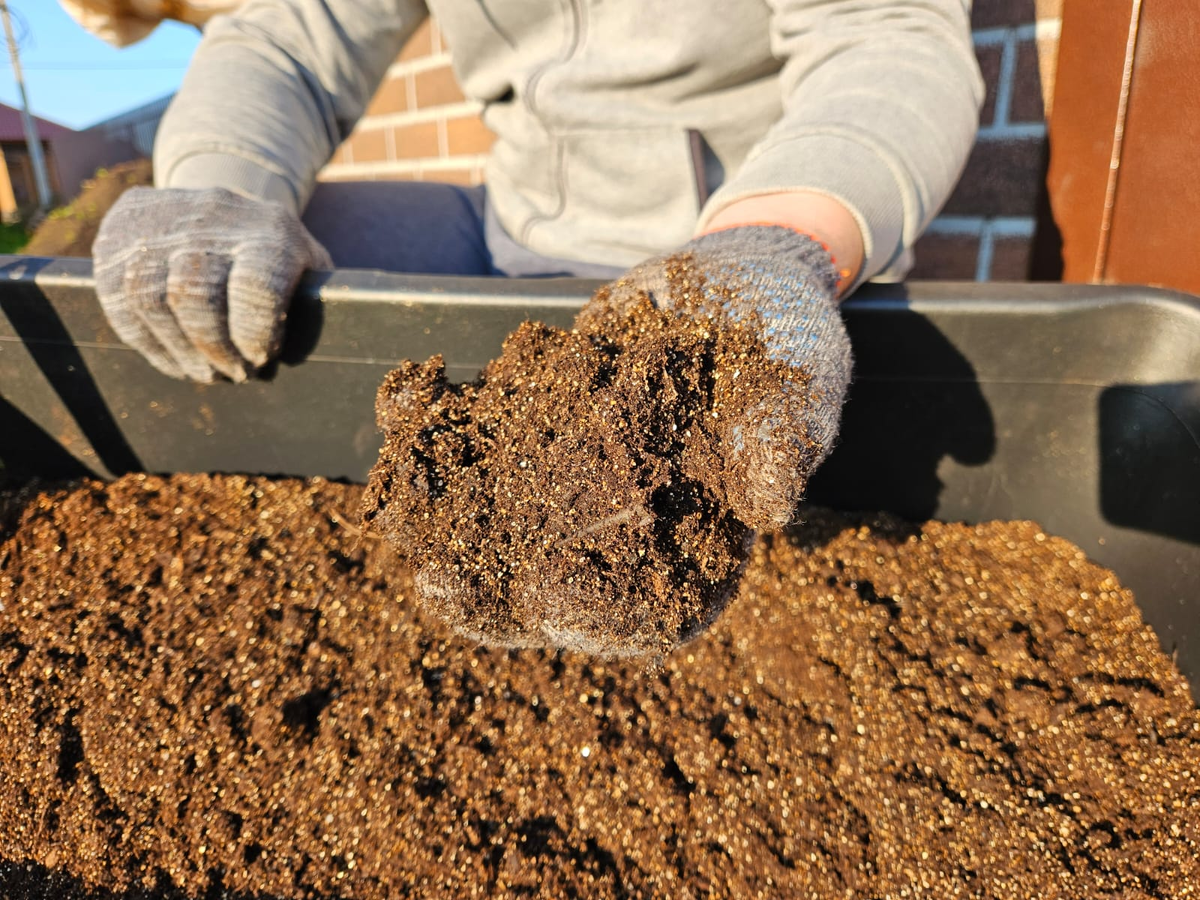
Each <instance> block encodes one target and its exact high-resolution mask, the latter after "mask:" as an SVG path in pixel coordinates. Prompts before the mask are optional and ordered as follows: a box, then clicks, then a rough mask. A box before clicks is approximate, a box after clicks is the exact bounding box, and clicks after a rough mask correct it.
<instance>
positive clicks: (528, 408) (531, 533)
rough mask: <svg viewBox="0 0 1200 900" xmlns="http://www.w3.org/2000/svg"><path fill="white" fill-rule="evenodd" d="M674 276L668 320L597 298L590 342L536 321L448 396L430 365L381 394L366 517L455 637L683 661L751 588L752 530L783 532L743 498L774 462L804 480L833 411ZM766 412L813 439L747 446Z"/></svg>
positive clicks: (690, 277) (686, 263)
mask: <svg viewBox="0 0 1200 900" xmlns="http://www.w3.org/2000/svg"><path fill="white" fill-rule="evenodd" d="M667 272H668V275H667V280H668V282H669V283H670V287H669V292H670V293H671V295H672V296H671V303H672V305H671V308H670V309H667V310H664V309H658V308H656V307H655V306H654V305H653V304H652V303H651V301H650V300H649V299H648V298H647V297H646V296H645V295H642V297H641V299H640V300H636V301H632V302H627V301H624V300H623V301H620V302H618V301H615V300H612V301H610V299H609V297H610V295H609V294H608V289H607V288H602V289H601V291H600V292H598V294H597V295H596V297H595V298H593V300H592V301H591V302H590V303H589V304H588V306H587V307H585V309H584V312H583V314H582V315H581V316H580V319H579V321H578V322H577V327H576V328H575V330H572V331H569V332H568V331H564V330H561V329H556V328H550V327H547V326H545V325H541V324H538V323H526V324H525V325H523V326H522V327H521V328H519V329H518V330H517V331H516V332H514V333H513V334H512V335H510V336H509V338H508V339H507V340H506V341H505V344H504V348H503V352H502V354H501V355H500V357H499V358H497V359H496V360H494V361H493V362H491V363H490V364H489V365H488V366H487V367H486V368H485V369H484V370H483V372H482V373H481V375H480V377H479V379H478V380H476V381H474V382H472V383H469V384H465V385H453V384H450V383H448V382H447V381H446V377H445V370H444V365H443V362H442V359H441V358H440V357H434V358H433V359H431V360H429V361H428V362H425V363H423V364H418V363H414V362H411V361H406V362H404V363H403V364H402V365H401V366H400V367H399V368H398V369H396V370H395V371H393V372H392V373H391V374H390V375H389V376H388V378H387V379H386V380H385V382H384V384H383V386H382V387H381V388H380V390H379V394H378V396H377V399H376V418H377V421H378V424H379V426H380V428H381V429H382V430H383V431H384V433H385V444H384V447H383V451H382V453H381V455H380V459H379V462H378V463H377V464H376V466H375V468H374V469H373V470H372V473H371V478H370V485H369V487H368V491H367V495H366V498H365V500H364V504H363V521H364V523H365V525H366V527H367V528H368V530H369V531H370V532H372V533H375V534H380V535H382V536H384V537H386V538H387V539H388V540H389V541H390V542H391V543H392V544H393V545H394V546H395V548H396V549H397V550H398V551H399V552H400V553H401V554H402V555H403V556H404V557H405V558H406V559H408V560H409V561H410V562H411V563H412V565H413V568H414V570H415V571H416V573H417V579H418V588H419V590H420V593H421V596H422V599H423V600H424V601H425V602H426V603H427V604H428V605H429V607H430V608H431V609H432V610H433V611H434V612H435V613H436V614H438V615H439V616H441V617H442V618H443V619H444V620H446V621H447V622H448V623H449V624H450V625H451V626H452V627H453V628H455V629H456V630H457V631H459V632H461V633H463V634H465V635H467V636H470V637H472V638H475V639H477V640H482V641H485V642H487V643H493V644H497V645H501V646H510V647H522V646H544V645H549V646H553V647H565V648H568V649H573V650H583V651H586V652H590V653H594V654H599V655H617V656H622V655H656V654H661V653H665V652H668V651H670V650H671V649H672V648H673V647H674V646H676V645H678V644H680V643H682V642H685V641H687V640H689V639H691V638H692V637H694V636H695V635H696V634H698V633H699V632H700V631H701V630H703V629H704V628H705V627H707V626H708V625H709V624H710V623H711V622H712V621H713V619H714V618H715V617H716V616H717V615H718V614H719V613H720V611H721V610H722V609H723V608H724V606H725V604H726V603H727V602H728V600H729V598H730V597H731V596H732V595H733V593H734V592H735V591H736V588H737V579H738V576H739V574H740V572H741V568H742V565H743V563H744V562H745V559H746V556H747V553H748V550H749V545H750V540H751V538H752V529H754V528H761V527H764V526H765V525H769V524H770V523H769V522H763V521H756V520H755V512H754V509H753V508H752V504H751V503H749V502H748V501H747V498H748V497H749V496H750V495H751V494H752V493H753V492H754V490H755V489H757V487H758V484H759V482H761V481H762V479H764V478H765V477H767V476H765V475H764V474H763V469H764V467H765V465H766V464H768V463H770V464H772V465H774V466H776V467H777V468H779V469H781V470H783V471H786V472H787V473H788V475H789V476H790V474H791V473H792V472H796V471H801V472H802V471H804V465H803V462H804V460H805V459H806V458H807V459H812V458H815V455H816V454H817V453H818V452H819V450H820V448H819V447H817V446H815V444H814V442H812V441H811V440H810V439H809V438H808V436H807V435H806V434H804V433H803V430H802V429H803V423H804V422H805V419H806V417H805V415H804V410H805V408H806V406H807V405H808V404H811V403H814V402H818V400H819V398H817V397H815V396H814V394H813V392H812V391H811V390H810V388H809V376H808V374H807V372H806V370H803V369H800V368H796V367H792V366H788V365H786V364H784V363H782V362H779V361H775V360H772V359H770V358H769V357H768V356H767V354H766V353H765V352H764V348H763V344H762V341H761V339H760V338H759V337H758V336H757V335H756V333H755V329H754V328H753V327H750V323H739V322H734V321H732V320H731V319H730V318H729V317H728V315H726V314H724V313H722V312H721V310H720V308H719V306H718V305H717V304H716V303H715V302H714V301H712V300H711V299H708V298H707V295H706V291H705V289H704V288H705V285H704V282H703V278H702V276H700V275H699V274H697V273H696V272H694V271H693V269H692V267H691V266H690V260H689V258H688V257H686V256H680V257H677V258H675V259H673V260H671V261H669V263H668V265H667ZM764 398H779V401H778V402H779V403H780V404H784V403H786V404H790V407H789V408H788V411H787V419H788V421H789V422H795V423H800V424H799V425H798V426H797V428H799V429H801V434H800V435H799V440H795V439H791V440H790V439H789V438H788V437H785V436H779V433H781V432H783V431H784V429H778V430H777V436H776V438H775V440H774V443H773V444H772V454H773V458H772V459H770V460H764V459H763V458H762V448H761V447H760V446H759V442H756V441H754V440H752V439H750V437H749V435H751V434H755V433H757V430H758V429H759V427H760V426H761V425H762V422H761V421H760V420H761V419H762V418H763V417H764V416H766V415H768V412H767V411H766V410H767V405H766V404H764V402H763V401H764ZM773 412H774V414H776V415H777V414H778V410H774V411H773ZM756 454H758V455H757V456H756ZM773 471H774V470H773ZM756 479H757V481H756ZM797 480H799V479H797ZM779 481H780V482H781V483H780V485H779V488H778V490H779V491H785V490H787V491H792V492H794V493H796V494H798V493H799V491H800V490H801V489H802V485H797V484H792V483H790V482H791V481H792V479H791V478H790V477H788V478H783V477H781V478H780V479H779ZM785 481H786V482H789V483H787V484H784V483H783V482H785ZM791 499H794V498H791Z"/></svg>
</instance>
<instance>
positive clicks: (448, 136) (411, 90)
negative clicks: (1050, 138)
mask: <svg viewBox="0 0 1200 900" xmlns="http://www.w3.org/2000/svg"><path fill="white" fill-rule="evenodd" d="M1062 2H1063V0H975V3H974V11H973V13H972V29H973V33H974V39H975V48H976V53H977V55H978V57H979V64H980V68H981V69H982V71H983V75H984V79H985V80H986V82H987V99H986V101H985V104H984V109H983V112H982V116H981V123H980V124H981V128H980V133H979V141H978V143H977V144H976V146H975V149H974V151H973V152H972V154H971V157H970V160H969V161H968V163H967V168H966V171H965V173H964V175H963V178H962V181H961V182H960V183H959V185H958V187H957V189H956V190H955V191H954V194H953V195H952V196H951V198H950V201H949V203H948V204H947V205H946V208H945V210H944V211H943V213H942V214H941V215H940V216H939V217H938V218H937V219H936V220H935V221H934V223H933V225H932V226H931V228H930V229H929V231H928V232H927V233H926V235H925V236H924V237H922V238H921V240H920V241H919V242H918V244H917V248H916V250H917V260H916V267H915V269H914V270H913V277H920V278H955V279H968V280H969V279H975V280H982V281H986V280H1023V279H1025V278H1027V277H1028V276H1029V270H1030V263H1031V258H1032V250H1033V246H1034V239H1035V236H1036V232H1037V228H1038V225H1039V219H1038V213H1039V204H1040V203H1042V202H1043V201H1044V196H1043V189H1042V185H1043V183H1044V180H1045V168H1046V115H1047V112H1048V110H1049V107H1050V100H1051V97H1052V96H1053V88H1054V67H1055V61H1056V58H1057V51H1058V35H1059V30H1060V28H1061V22H1062V19H1061V16H1062ZM491 144H492V135H491V133H490V132H489V131H488V130H487V129H486V128H485V127H484V126H483V124H482V123H481V122H480V121H479V105H478V104H476V103H471V102H469V101H467V100H466V99H465V98H464V97H463V95H462V92H461V91H460V90H459V89H458V85H457V84H456V83H455V80H454V75H453V73H452V72H451V70H450V55H449V53H448V52H447V50H446V47H445V45H444V43H443V41H442V37H441V34H440V32H439V31H438V29H437V26H436V24H434V23H431V22H426V23H425V24H424V25H423V26H422V27H421V29H420V30H419V31H418V32H417V33H416V34H415V35H414V36H413V38H412V40H410V41H409V43H408V45H407V46H406V47H405V48H404V51H403V52H402V53H401V54H400V56H399V58H398V59H397V60H396V62H395V63H394V64H393V65H392V66H391V68H390V69H389V70H388V75H387V78H386V79H385V81H384V83H383V85H382V86H381V87H380V89H379V92H378V93H377V94H376V95H375V98H374V99H373V101H372V102H371V104H370V106H369V107H368V109H367V114H366V115H365V116H364V118H363V119H362V121H361V122H360V123H359V125H358V127H357V128H356V129H355V130H354V133H353V134H352V135H351V136H350V137H349V139H347V141H346V142H345V143H344V144H343V145H342V146H341V148H339V150H338V152H337V154H336V155H335V156H334V158H333V160H332V161H331V162H330V164H329V165H328V166H326V168H325V169H324V171H323V172H322V174H321V177H322V179H324V180H330V181H332V180H339V179H341V180H369V179H414V180H426V181H449V182H454V183H457V184H479V183H480V182H481V181H482V180H483V163H484V159H485V157H486V154H487V151H488V148H489V147H490V146H491Z"/></svg>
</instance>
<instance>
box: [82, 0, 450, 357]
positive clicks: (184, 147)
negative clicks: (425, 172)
mask: <svg viewBox="0 0 1200 900" xmlns="http://www.w3.org/2000/svg"><path fill="white" fill-rule="evenodd" d="M426 15H427V13H426V10H425V7H424V4H423V3H422V2H420V0H249V2H247V3H246V4H245V5H243V6H241V7H239V8H238V10H237V12H236V14H234V15H231V16H223V17H217V18H215V19H213V20H212V21H211V22H210V23H209V25H208V29H207V31H206V33H205V37H204V39H203V40H202V41H201V43H200V47H199V49H198V50H197V52H196V57H195V60H194V61H193V64H192V66H191V68H190V69H189V70H188V74H187V77H186V78H185V80H184V83H183V87H182V88H181V89H180V91H179V93H178V94H177V95H176V97H175V99H174V101H173V102H172V104H171V106H170V109H169V110H168V111H167V115H166V116H165V117H164V119H163V123H162V125H161V126H160V128H159V132H158V136H157V139H156V141H155V152H154V169H155V182H156V185H157V187H155V188H133V189H131V190H129V191H127V192H126V193H125V194H123V195H122V196H121V198H120V199H119V200H118V201H117V202H116V204H114V205H113V207H112V209H110V210H109V211H108V213H107V214H106V215H105V217H104V221H103V222H102V223H101V225H100V230H99V233H98V234H97V236H96V241H95V243H94V244H93V245H92V258H93V269H94V272H95V277H96V294H97V296H98V297H99V300H100V303H101V306H102V307H103V309H104V312H105V315H106V316H107V317H108V321H109V323H110V324H111V325H112V327H113V330H114V331H116V333H117V335H118V336H119V337H120V338H121V339H122V340H123V341H125V343H127V344H128V345H129V346H131V347H134V348H136V349H137V350H138V351H139V352H141V353H142V355H143V356H145V357H146V359H147V360H148V361H149V362H150V363H151V364H152V365H153V366H154V367H155V368H157V369H158V370H159V371H161V372H163V373H165V374H167V375H171V376H173V377H176V378H190V379H193V380H196V381H213V380H214V379H216V378H217V377H219V376H222V375H223V376H225V377H226V378H230V379H233V380H234V381H245V380H246V379H247V378H249V377H250V376H251V375H252V374H253V373H254V372H255V371H256V370H258V369H260V368H261V367H262V366H264V365H265V364H266V363H267V362H269V361H270V360H271V359H273V358H274V357H275V356H276V354H277V353H278V352H279V348H280V346H281V345H282V341H283V331H284V324H285V322H286V320H287V312H288V306H289V304H290V302H291V297H292V293H293V292H294V291H295V288H296V285H297V284H298V283H299V281H300V278H301V276H302V275H303V274H304V272H305V271H306V270H309V269H320V268H328V267H330V266H331V265H332V261H331V260H330V258H329V254H328V253H326V252H325V249H324V248H323V247H321V245H320V244H319V243H318V242H317V241H316V240H315V239H314V238H313V237H312V235H311V234H309V232H308V230H307V229H306V228H305V227H304V225H303V224H302V223H301V221H300V211H301V210H302V209H303V207H304V205H305V204H306V203H307V201H308V197H309V194H310V192H311V190H312V186H313V183H314V181H315V180H316V174H317V171H318V169H320V167H321V166H322V165H323V164H324V163H325V162H326V160H328V159H329V157H330V156H331V155H332V153H333V150H334V148H335V147H336V146H337V145H338V143H340V142H341V141H342V140H343V139H344V138H345V136H346V135H347V134H348V133H349V132H350V129H351V128H353V126H354V123H355V122H356V121H357V120H358V118H359V116H361V115H362V111H363V109H364V107H365V106H366V104H367V101H368V100H369V99H370V97H371V95H372V94H373V93H374V91H375V89H376V87H377V86H378V84H379V82H380V81H381V80H382V78H383V75H384V73H385V72H386V71H387V67H388V65H389V64H390V63H391V61H392V60H393V59H395V57H396V54H397V53H399V51H400V48H401V46H402V45H403V43H404V41H405V40H406V39H407V38H408V36H409V34H411V33H412V31H413V30H414V29H415V28H416V27H417V25H418V24H419V23H420V22H421V20H422V19H423V18H424V17H425V16H426Z"/></svg>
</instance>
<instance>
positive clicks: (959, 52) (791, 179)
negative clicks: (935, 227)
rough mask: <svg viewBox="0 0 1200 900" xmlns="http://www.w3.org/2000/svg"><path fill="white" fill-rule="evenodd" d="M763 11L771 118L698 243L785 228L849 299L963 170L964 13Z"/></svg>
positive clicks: (794, 1) (857, 6) (830, 8)
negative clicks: (775, 69)
mask: <svg viewBox="0 0 1200 900" xmlns="http://www.w3.org/2000/svg"><path fill="white" fill-rule="evenodd" d="M768 2H769V3H770V5H771V7H772V10H773V15H772V23H771V41H772V47H773V49H774V52H775V54H776V55H777V56H779V57H780V58H781V59H784V60H785V61H786V62H785V64H784V68H783V72H782V74H781V90H782V93H783V97H782V100H783V108H784V112H783V116H782V117H781V119H780V120H779V122H777V123H776V124H775V126H774V127H773V128H772V129H771V130H770V131H769V132H768V133H767V135H766V136H765V137H764V138H763V139H762V140H761V141H760V142H759V144H758V145H757V146H755V147H754V148H753V149H752V150H751V152H750V154H749V156H748V157H747V159H746V161H745V163H744V164H743V165H742V166H741V168H740V169H739V170H738V171H737V172H736V173H735V174H734V175H733V176H732V177H731V178H730V179H729V181H727V182H726V183H725V184H724V185H723V186H722V187H721V189H720V190H718V191H717V192H716V193H715V194H714V195H713V196H712V198H711V199H710V200H709V202H708V203H707V204H706V206H705V208H704V209H703V210H702V211H701V216H700V221H699V223H698V227H697V234H704V233H708V232H711V231H714V230H717V229H724V228H731V227H735V226H738V225H750V224H761V223H763V222H773V223H776V224H781V225H786V226H788V227H790V228H793V229H795V230H797V231H800V232H804V233H808V234H811V235H813V236H814V237H815V238H817V239H818V240H819V241H820V242H822V243H824V244H825V245H826V246H828V247H829V248H830V251H831V255H832V256H833V257H834V259H835V260H836V261H837V265H838V268H839V270H845V269H850V270H851V271H852V273H853V274H852V275H851V276H849V278H848V285H849V286H854V285H856V284H858V283H861V282H862V281H864V280H866V279H867V278H869V277H871V276H872V275H875V274H877V273H879V272H880V271H882V270H883V269H885V268H886V267H887V266H888V265H889V264H891V263H892V262H893V261H895V260H896V259H897V258H898V257H899V256H900V255H901V254H902V253H903V251H904V250H905V249H906V248H908V247H911V246H912V243H913V242H914V241H915V240H916V238H917V236H918V235H919V234H920V233H921V231H922V229H924V228H925V226H926V225H928V223H929V221H930V219H932V218H933V216H934V215H935V214H936V213H937V211H938V210H939V209H940V208H941V206H942V204H944V203H945V201H946V199H947V197H948V196H949V194H950V191H951V189H952V188H953V187H954V184H955V182H956V181H957V180H958V177H959V175H960V174H961V172H962V168H963V166H964V165H965V163H966V159H967V155H968V153H969V152H970V149H971V145H972V143H973V142H974V139H975V131H976V127H977V123H978V110H979V104H980V103H981V102H982V98H983V85H982V81H981V79H980V76H979V68H978V64H977V63H976V60H975V55H974V53H973V51H972V46H971V33H970V9H969V7H970V3H969V2H968V0H910V2H905V0H843V2H839V3H822V4H814V3H811V2H807V0H768ZM825 201H827V202H825ZM847 216H849V218H850V219H851V220H852V221H853V222H855V223H856V225H857V229H858V233H859V238H860V240H861V251H859V250H857V247H856V241H855V240H854V237H853V235H852V234H847V233H846V224H847V220H846V217H847ZM859 252H861V259H862V264H861V266H858V265H856V264H855V263H856V258H857V256H858V253H859ZM846 286H847V285H846V284H843V290H845V288H846Z"/></svg>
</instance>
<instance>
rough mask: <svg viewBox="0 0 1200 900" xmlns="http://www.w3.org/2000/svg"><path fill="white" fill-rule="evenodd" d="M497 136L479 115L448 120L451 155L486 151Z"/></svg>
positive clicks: (447, 140)
mask: <svg viewBox="0 0 1200 900" xmlns="http://www.w3.org/2000/svg"><path fill="white" fill-rule="evenodd" d="M495 140H496V136H495V135H494V134H492V132H491V131H490V130H489V129H488V127H487V126H486V125H484V124H483V121H482V120H481V119H480V118H479V117H478V116H471V117H469V118H465V119H448V120H447V121H446V143H447V146H448V148H449V154H450V155H451V156H465V155H467V154H474V153H486V152H487V151H488V150H490V149H491V147H492V144H493V143H494V142H495Z"/></svg>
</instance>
